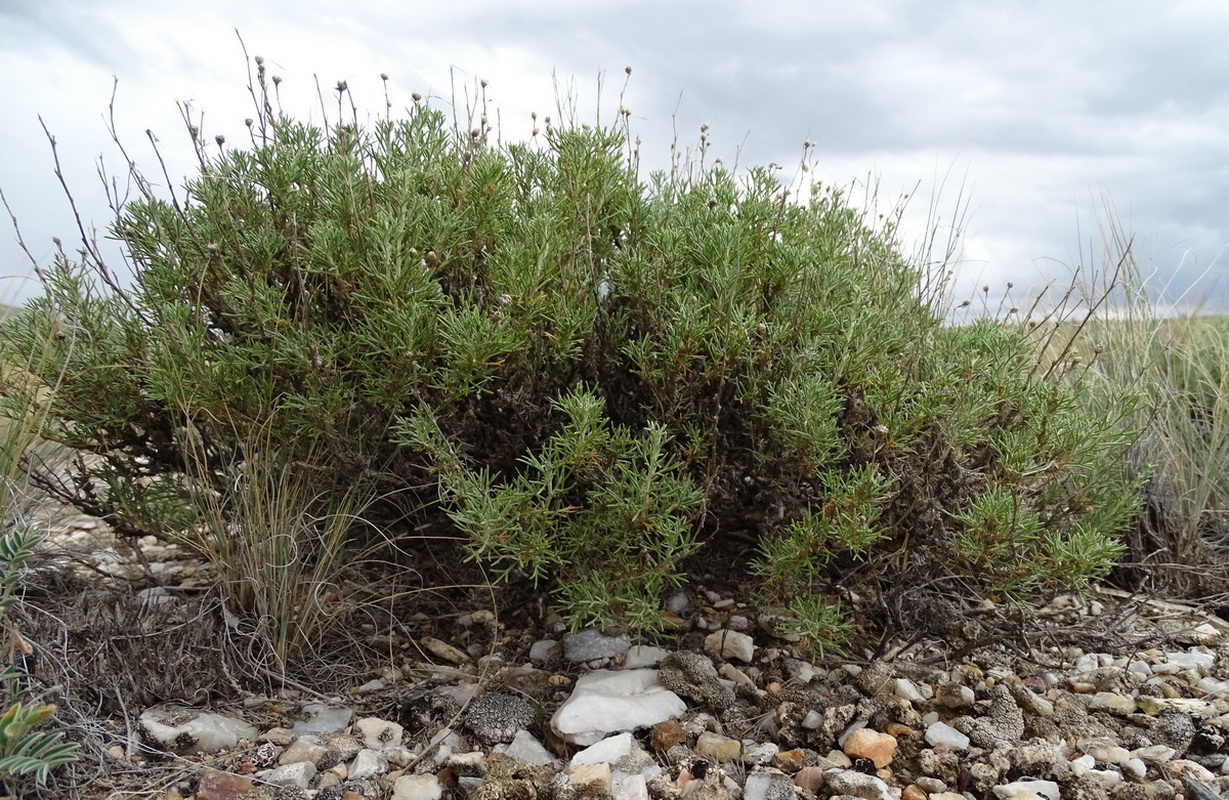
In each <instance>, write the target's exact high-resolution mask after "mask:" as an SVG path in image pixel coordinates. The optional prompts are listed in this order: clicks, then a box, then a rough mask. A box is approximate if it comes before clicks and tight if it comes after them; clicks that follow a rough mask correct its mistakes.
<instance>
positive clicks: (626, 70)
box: [623, 67, 632, 75]
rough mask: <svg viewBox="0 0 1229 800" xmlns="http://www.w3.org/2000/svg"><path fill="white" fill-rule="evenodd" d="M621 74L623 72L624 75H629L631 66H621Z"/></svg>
mask: <svg viewBox="0 0 1229 800" xmlns="http://www.w3.org/2000/svg"><path fill="white" fill-rule="evenodd" d="M623 74H624V75H631V74H632V68H631V67H624V68H623Z"/></svg>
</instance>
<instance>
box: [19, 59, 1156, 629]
mask: <svg viewBox="0 0 1229 800" xmlns="http://www.w3.org/2000/svg"><path fill="white" fill-rule="evenodd" d="M255 85H256V87H257V90H254V97H259V98H261V99H258V102H257V104H256V108H257V113H256V117H255V118H254V120H253V122H252V124H251V125H250V128H251V130H252V141H251V144H250V146H248V147H242V148H240V147H234V146H232V145H230V144H226V143H224V142H222V141H221V140H218V142H217V150H216V152H215V151H214V150H213V148H212V147H209V148H207V147H206V144H205V141H204V139H203V137H202V135H201V133H200V131H199V130H198V129H197V128H195V127H193V128H192V129H191V134H192V137H193V143H194V146H195V147H196V150H197V153H198V155H199V158H200V169H199V174H198V175H197V177H196V178H195V179H194V180H192V181H190V182H189V183H188V185H187V186H186V187H185V189H184V191H183V193H182V197H180V196H173V197H171V198H168V199H164V198H160V197H156V196H154V195H153V194H152V193H150V192H149V191H148V186H149V185H150V184H149V182H148V181H144V180H142V179H141V176H140V175H139V174H136V175H134V177H135V178H136V180H135V185H137V186H138V187H145V188H146V194H145V195H144V196H143V197H141V198H138V199H136V200H134V201H132V202H129V203H127V204H126V205H124V206H123V207H122V209H121V213H120V214H119V216H118V218H117V219H116V221H115V222H114V224H113V225H112V227H111V232H112V235H114V236H115V237H116V238H117V239H119V240H120V241H121V242H122V243H123V245H124V246H125V248H126V250H127V253H128V255H129V257H130V259H131V261H132V267H133V272H134V275H135V278H134V283H133V285H132V286H131V287H130V288H122V287H120V286H119V285H118V284H117V283H116V282H115V280H114V278H113V277H112V275H113V272H112V271H111V270H109V269H108V268H107V267H106V266H105V264H104V263H103V261H102V259H101V258H100V257H99V255H98V253H97V250H96V248H94V247H93V246H92V245H91V243H90V242H88V241H87V242H85V243H84V253H85V255H84V256H83V258H82V259H79V260H74V259H70V258H68V257H66V256H63V255H61V257H60V258H58V259H57V260H56V263H55V264H54V265H53V266H52V267H51V268H49V269H47V270H45V272H44V275H45V284H46V296H45V297H44V298H42V299H40V300H37V301H34V302H33V303H32V304H31V306H30V308H29V310H28V311H27V313H26V314H24V315H22V316H21V317H20V318H19V319H18V320H16V321H14V322H13V323H10V324H9V325H8V326H7V327H6V328H5V335H6V337H7V339H8V340H9V341H10V342H11V343H12V345H13V346H15V347H17V348H19V349H28V348H29V347H31V346H32V344H33V343H34V342H43V341H50V342H51V343H52V348H51V353H50V356H51V357H50V358H49V359H48V363H47V367H46V370H45V371H44V372H43V373H41V374H42V375H43V376H47V375H53V374H54V375H63V376H64V380H63V383H62V385H61V386H60V387H59V390H58V391H57V392H56V393H55V395H54V397H52V398H51V399H50V401H49V411H50V416H49V418H48V432H49V434H48V435H50V436H51V437H52V438H54V439H55V440H56V441H58V442H61V443H63V444H65V445H67V446H69V447H71V448H73V449H76V450H80V451H86V452H89V453H92V454H94V456H96V465H95V466H93V467H92V469H91V473H90V476H89V478H88V479H86V478H85V477H84V476H83V477H81V478H80V479H79V480H76V481H73V482H69V483H68V484H61V485H62V486H67V487H68V488H69V489H71V491H66V492H63V493H62V494H63V497H64V499H66V500H68V501H70V502H74V503H76V504H78V505H80V506H82V507H84V508H87V509H89V510H91V511H93V512H95V513H101V514H105V515H107V516H108V518H109V520H110V521H111V522H112V524H113V525H114V526H116V527H117V529H119V530H121V531H125V532H133V533H140V532H150V533H155V534H158V535H168V533H169V532H172V531H174V532H175V535H176V536H178V537H180V539H181V540H182V541H185V542H186V543H188V544H190V545H193V546H195V547H197V548H198V549H202V550H206V551H212V552H216V553H219V554H224V553H229V552H231V551H229V550H228V549H227V545H226V544H225V542H224V540H225V539H226V538H227V537H228V536H231V537H234V536H241V537H253V538H255V539H258V540H261V541H262V545H261V546H273V545H272V544H271V543H270V544H263V541H264V539H266V538H268V537H273V538H276V535H277V531H275V530H269V529H267V528H265V527H261V525H260V524H258V522H257V520H256V518H255V517H256V515H252V514H245V512H244V511H243V503H242V501H241V499H240V498H241V496H240V498H236V501H235V502H227V501H224V500H221V499H220V498H234V497H236V496H235V495H234V493H233V492H232V491H230V489H229V482H230V481H232V480H233V476H234V475H235V474H236V470H243V471H246V472H247V474H248V477H249V478H250V479H253V480H265V478H264V477H260V476H262V475H264V474H265V473H268V472H272V473H277V472H278V471H279V470H282V471H284V470H285V469H286V465H295V464H299V463H306V464H310V465H312V469H310V470H305V471H303V472H302V473H301V475H297V476H296V477H295V481H302V485H299V484H298V483H296V484H295V488H294V490H293V491H292V492H291V493H290V495H291V496H293V497H306V498H308V499H309V502H308V506H309V507H310V508H312V509H314V510H312V511H310V513H309V517H310V518H318V519H333V518H334V517H332V516H329V513H331V512H327V510H321V509H319V508H317V504H314V503H312V502H310V499H311V498H321V497H326V496H342V497H346V498H359V499H358V500H356V501H355V502H354V503H353V505H351V501H350V500H346V501H345V502H344V503H343V505H344V506H345V507H346V508H353V509H355V511H354V513H355V514H357V513H358V512H359V511H361V516H362V520H363V522H364V523H365V524H366V525H367V526H368V527H367V528H366V530H372V531H383V530H390V529H392V528H393V526H395V525H397V524H398V523H399V522H401V521H402V520H404V519H405V518H407V517H409V516H411V515H412V516H414V517H416V518H417V520H418V522H420V523H421V524H420V526H419V527H420V528H422V527H429V526H431V525H448V526H450V527H452V528H454V529H456V530H459V531H460V532H461V533H462V534H463V536H464V537H465V538H466V539H467V540H468V544H467V545H466V548H467V555H468V557H469V558H471V559H477V560H479V561H481V562H482V563H484V564H488V565H490V566H491V567H492V568H493V569H494V570H495V572H496V574H498V575H500V576H502V577H504V578H505V579H510V580H516V579H519V578H525V579H531V580H533V581H536V582H537V583H539V584H541V585H543V586H545V587H547V588H549V589H550V590H551V591H552V593H553V595H554V597H555V598H556V600H557V601H558V602H559V603H560V604H561V606H562V608H563V609H564V610H565V611H567V612H568V613H569V614H570V615H571V617H572V620H573V622H574V624H577V625H579V624H589V623H600V624H618V623H621V624H630V625H632V626H634V627H636V628H637V629H640V630H653V629H654V628H655V627H657V626H658V625H660V624H663V622H664V617H663V616H662V614H661V613H660V610H659V603H660V599H661V595H662V593H663V592H665V591H666V590H668V589H669V588H670V587H672V586H674V585H676V584H677V583H678V582H679V581H680V580H681V579H682V576H683V574H684V571H685V565H684V563H683V562H684V559H686V558H688V557H689V556H693V555H694V554H695V553H696V551H697V548H699V547H701V546H704V547H705V548H706V550H705V551H704V552H705V553H706V554H707V557H708V558H717V559H722V560H726V561H728V562H729V563H730V566H731V568H733V569H734V570H736V571H740V572H743V573H747V574H748V577H750V578H754V579H755V580H756V582H757V584H758V586H759V590H758V591H759V593H760V596H761V598H762V599H763V600H764V601H765V602H768V603H772V604H780V605H782V606H783V607H786V609H787V611H786V613H787V615H792V619H793V620H794V622H793V623H792V624H794V625H795V627H796V629H797V630H798V631H799V632H800V633H801V634H802V635H808V636H811V637H812V638H813V639H815V640H816V643H817V645H819V646H825V645H831V644H833V643H834V641H835V640H837V639H840V638H841V637H843V636H844V635H845V634H846V632H847V630H848V626H847V625H846V624H845V623H844V622H842V621H841V619H840V617H839V616H838V615H837V614H838V612H837V611H836V609H835V606H834V605H833V604H832V603H830V602H829V601H828V600H826V599H825V600H822V601H820V600H809V599H806V598H809V597H810V596H811V595H813V594H816V593H823V592H824V591H825V590H826V587H827V590H830V588H831V587H832V586H833V585H834V583H836V582H840V581H842V580H844V579H845V578H846V577H850V576H853V575H854V574H857V575H860V576H862V577H861V578H860V579H859V580H861V581H863V582H866V583H867V586H873V585H875V582H876V581H878V582H880V583H879V585H881V586H898V585H903V584H904V583H909V582H914V583H916V582H918V581H919V578H920V576H927V579H928V580H930V579H933V578H935V577H950V578H951V579H952V580H959V581H964V582H967V583H970V584H972V585H974V586H976V587H978V591H1014V592H1027V591H1030V590H1033V589H1036V588H1039V587H1043V586H1051V585H1063V586H1068V585H1073V584H1074V585H1079V584H1080V583H1081V582H1083V581H1087V580H1088V579H1090V578H1092V577H1094V576H1096V575H1098V574H1100V573H1101V572H1103V571H1104V570H1105V569H1107V568H1108V567H1109V566H1110V564H1111V563H1112V558H1113V555H1114V553H1115V545H1114V537H1115V536H1116V535H1117V534H1118V533H1119V532H1120V531H1121V530H1122V529H1123V528H1124V526H1125V524H1126V522H1127V521H1128V519H1129V517H1130V516H1131V514H1132V513H1133V511H1134V506H1133V503H1132V501H1131V492H1130V487H1127V486H1125V485H1124V484H1122V483H1121V482H1120V481H1116V479H1115V478H1114V477H1113V476H1114V475H1115V473H1114V472H1113V470H1111V469H1109V465H1110V464H1112V462H1113V461H1114V460H1115V459H1116V458H1118V456H1119V454H1120V452H1121V451H1122V449H1123V447H1125V445H1126V444H1127V443H1128V442H1129V440H1130V432H1129V431H1128V430H1126V429H1125V428H1124V426H1123V425H1122V424H1121V417H1120V416H1116V415H1113V414H1111V415H1100V416H1093V415H1090V414H1087V413H1085V412H1084V411H1083V410H1082V409H1081V406H1080V404H1079V402H1077V400H1078V397H1079V395H1080V393H1081V392H1082V391H1084V390H1085V389H1084V388H1083V387H1084V384H1083V376H1082V373H1080V372H1079V371H1078V370H1071V369H1064V370H1059V371H1057V372H1055V371H1054V370H1042V369H1040V368H1039V366H1038V364H1037V363H1036V356H1035V353H1034V351H1033V350H1032V349H1031V347H1030V346H1029V343H1028V342H1027V341H1026V339H1025V338H1024V337H1023V336H1021V335H1020V333H1019V332H1018V331H1016V330H1013V329H1011V328H1008V327H1004V326H1002V325H997V324H993V323H980V324H975V325H969V326H965V327H951V326H945V325H944V324H943V323H942V321H941V318H940V314H939V313H938V312H939V311H940V309H937V308H934V307H933V306H932V304H931V302H930V300H929V298H927V297H923V296H921V295H920V293H919V290H918V286H919V270H918V268H917V267H915V266H914V265H912V264H911V263H910V262H908V261H907V260H906V259H905V258H903V257H902V256H901V254H900V250H899V248H898V246H897V242H896V239H895V227H894V225H893V223H892V221H891V219H889V220H888V221H886V222H884V223H878V222H874V221H873V220H868V219H866V217H865V216H864V215H863V214H862V213H861V212H859V211H857V210H856V209H854V208H853V207H852V206H851V204H850V202H849V200H848V199H847V198H846V197H845V196H844V194H843V193H842V192H840V191H838V190H835V189H832V188H831V187H822V186H818V185H815V186H808V187H805V188H804V189H803V190H801V191H794V190H791V189H790V188H789V187H788V186H787V185H786V183H785V182H784V181H783V180H782V179H781V178H780V176H779V175H778V174H777V172H776V170H775V168H753V169H750V170H748V171H746V172H745V173H742V174H734V173H732V172H730V171H728V170H727V169H725V168H724V167H723V166H721V165H720V164H719V163H715V164H712V165H706V164H705V163H704V154H705V152H706V149H707V146H708V145H707V139H706V138H705V139H702V142H701V148H700V151H699V158H698V160H697V161H694V162H689V163H676V164H675V165H674V168H673V169H671V170H669V171H663V172H657V173H654V174H652V175H651V176H649V177H648V178H647V179H645V180H642V179H641V176H640V175H639V173H638V171H637V166H636V165H637V164H638V163H639V158H640V154H639V151H638V148H636V147H634V146H632V145H631V144H630V142H631V139H630V136H629V134H628V132H627V130H626V127H625V123H626V120H627V117H628V115H627V114H625V113H623V112H622V111H621V112H620V113H619V115H618V117H617V121H616V123H615V124H614V125H601V124H597V125H578V124H572V123H571V122H568V123H567V124H564V125H552V124H551V123H550V121H549V120H547V121H546V124H545V128H544V129H543V130H542V131H535V133H534V135H533V137H531V139H530V140H529V141H527V142H520V143H515V144H506V145H504V144H492V143H491V142H490V139H491V135H490V134H491V130H490V129H489V127H488V126H487V124H486V121H485V120H486V119H489V115H488V114H486V113H485V109H482V110H481V113H480V114H477V113H476V114H475V115H474V118H473V120H471V124H467V125H465V126H464V127H463V128H462V127H450V126H449V125H448V124H447V122H446V118H445V116H444V114H442V113H441V112H440V111H438V110H435V109H433V108H431V107H429V106H428V105H426V104H425V103H422V102H420V101H418V100H415V102H414V105H413V106H412V107H411V108H410V109H409V111H408V115H407V116H406V117H405V118H404V119H393V118H391V117H390V118H386V119H380V120H377V121H376V122H375V123H373V124H372V125H371V126H369V127H363V126H359V125H357V124H350V123H346V124H333V125H329V124H325V125H324V126H323V127H317V126H312V125H308V124H304V123H302V122H299V121H295V120H294V119H291V118H289V117H286V116H281V115H275V114H274V113H273V112H272V110H271V109H272V104H271V103H270V102H269V97H268V95H267V93H266V92H265V89H266V81H265V73H264V66H263V63H261V62H260V61H259V60H258V61H257V71H256V83H255ZM346 91H347V90H346V88H345V86H344V84H343V85H339V89H338V92H339V100H342V99H345V94H346ZM99 279H101V280H99ZM58 329H63V330H68V331H71V332H72V333H73V336H72V337H71V341H72V342H73V346H72V347H69V346H67V345H66V344H65V343H64V340H62V339H60V338H57V336H56V334H55V331H56V330H58ZM254 445H259V447H258V449H255V450H254V449H253V446H254ZM47 483H48V484H50V481H48V482H47ZM351 491H353V492H355V494H348V492H351ZM338 493H340V495H339V494H338ZM265 496H271V495H269V494H268V493H266V494H265ZM209 497H214V498H219V500H218V501H217V502H212V501H208V500H206V501H205V502H204V504H203V506H202V500H201V498H209ZM377 497H378V498H379V501H378V502H375V501H372V502H368V500H369V499H370V498H377ZM202 507H204V508H205V509H206V512H207V513H206V514H205V517H207V518H208V520H209V522H208V524H207V525H204V526H202V525H201V524H200V521H201V517H202V515H201V508H202ZM326 512H327V513H326ZM342 517H343V518H347V519H349V518H350V512H349V511H347V512H345V513H343V514H342ZM279 518H280V517H279ZM245 527H246V528H247V530H248V531H249V532H246V533H245V532H243V531H244V528H245ZM748 538H749V539H751V540H752V542H753V543H754V546H755V547H756V550H757V553H758V556H757V557H755V558H753V559H751V563H750V567H749V568H748V566H747V559H745V557H743V556H742V554H741V552H742V551H741V549H740V545H739V544H738V543H740V542H744V541H746V540H747V539H748ZM303 541H304V542H306V543H305V544H304V545H303V546H305V547H308V548H309V549H310V548H316V549H317V550H319V551H320V552H321V553H327V552H329V548H330V545H329V544H328V542H329V541H330V538H329V536H328V535H325V536H323V538H321V537H320V536H315V537H314V538H313V537H309V538H307V539H305V540H303ZM360 544H361V542H360ZM264 557H265V556H264V555H262V556H259V557H257V558H256V559H255V561H253V562H247V560H246V559H245V558H244V557H239V556H231V555H224V556H223V557H221V558H220V559H219V563H226V564H230V565H231V566H232V567H234V568H235V569H236V570H237V571H238V574H236V575H235V577H234V578H233V579H232V582H233V583H234V585H236V586H242V585H244V582H245V581H255V580H256V579H257V576H255V575H251V574H247V573H250V572H252V571H253V568H252V566H251V565H250V564H256V563H259V562H260V559H261V558H264ZM304 557H305V558H306V561H305V562H304V563H307V564H311V563H316V562H313V561H312V560H311V557H312V554H311V553H307V554H304ZM245 563H248V564H249V565H247V566H245ZM324 563H328V558H327V557H325V562H324ZM857 564H862V565H864V566H865V567H866V568H864V569H859V570H854V569H853V568H852V567H853V566H854V565H857ZM255 571H257V572H258V571H259V569H258V568H257V569H256V570H255ZM850 579H851V580H852V578H850ZM850 588H853V587H852V586H850ZM241 598H242V595H232V601H233V603H234V604H235V606H236V610H240V611H244V612H246V613H249V614H255V615H256V616H260V615H262V614H265V613H277V614H281V613H286V612H285V610H284V609H283V610H278V611H268V612H266V611H263V610H260V609H259V608H257V606H259V603H258V602H256V601H245V600H242V599H241Z"/></svg>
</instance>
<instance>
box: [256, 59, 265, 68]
mask: <svg viewBox="0 0 1229 800" xmlns="http://www.w3.org/2000/svg"><path fill="white" fill-rule="evenodd" d="M263 63H265V58H264V56H256V66H258V67H259V66H260V65H261V64H263Z"/></svg>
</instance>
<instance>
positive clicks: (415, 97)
mask: <svg viewBox="0 0 1229 800" xmlns="http://www.w3.org/2000/svg"><path fill="white" fill-rule="evenodd" d="M410 99H411V100H413V101H414V102H415V103H417V102H418V101H419V100H421V99H422V95H420V94H419V93H418V92H414V93H412V94H411V95H410Z"/></svg>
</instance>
